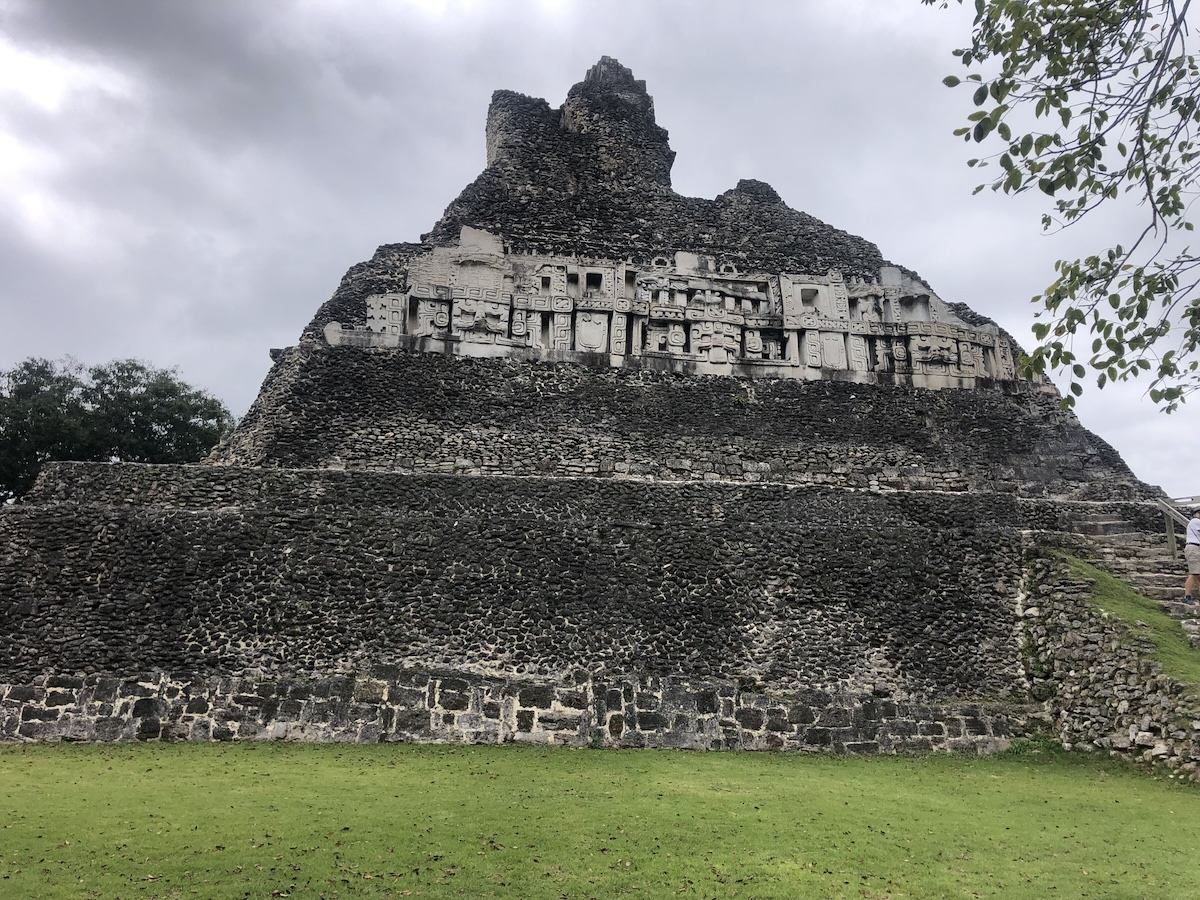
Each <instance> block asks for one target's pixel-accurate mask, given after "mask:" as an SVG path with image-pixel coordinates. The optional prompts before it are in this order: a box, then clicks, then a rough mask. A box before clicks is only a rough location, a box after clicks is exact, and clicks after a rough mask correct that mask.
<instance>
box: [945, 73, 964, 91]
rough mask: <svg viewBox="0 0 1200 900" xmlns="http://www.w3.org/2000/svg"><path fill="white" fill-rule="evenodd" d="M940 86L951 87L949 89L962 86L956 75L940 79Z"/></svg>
mask: <svg viewBox="0 0 1200 900" xmlns="http://www.w3.org/2000/svg"><path fill="white" fill-rule="evenodd" d="M942 84H944V85H945V86H946V87H951V88H952V87H958V86H959V85H960V84H962V79H961V78H959V77H958V76H957V75H947V76H946V77H945V78H943V79H942Z"/></svg>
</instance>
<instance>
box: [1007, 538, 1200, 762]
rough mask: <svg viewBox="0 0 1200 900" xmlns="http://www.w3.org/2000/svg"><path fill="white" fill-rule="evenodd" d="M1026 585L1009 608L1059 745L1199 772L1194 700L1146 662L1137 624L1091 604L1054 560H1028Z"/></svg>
mask: <svg viewBox="0 0 1200 900" xmlns="http://www.w3.org/2000/svg"><path fill="white" fill-rule="evenodd" d="M1029 584H1030V591H1029V594H1028V596H1026V597H1024V598H1023V600H1022V603H1021V604H1020V606H1019V607H1018V610H1017V612H1018V615H1020V616H1021V617H1022V621H1023V625H1022V629H1021V631H1022V637H1021V644H1022V647H1023V652H1024V653H1025V655H1026V658H1027V663H1026V672H1027V674H1028V678H1029V686H1030V693H1031V694H1032V696H1033V697H1034V698H1035V699H1036V700H1038V701H1041V702H1042V703H1043V706H1044V709H1045V715H1046V718H1047V720H1048V721H1049V722H1051V723H1053V729H1054V732H1055V735H1056V736H1057V737H1058V739H1059V740H1060V741H1061V742H1062V744H1063V746H1064V747H1066V748H1067V749H1068V750H1070V749H1077V750H1093V751H1094V750H1102V751H1104V750H1106V751H1109V752H1111V753H1113V754H1115V755H1119V756H1128V757H1130V758H1132V759H1137V760H1140V761H1143V762H1151V763H1158V764H1162V765H1165V766H1168V767H1169V768H1171V769H1175V770H1178V771H1180V772H1181V773H1182V774H1183V775H1185V776H1187V777H1189V778H1193V779H1194V778H1196V777H1197V776H1198V775H1200V699H1198V698H1197V696H1196V694H1195V693H1194V690H1195V689H1194V688H1189V687H1188V686H1186V685H1184V684H1181V683H1180V682H1178V681H1176V680H1175V679H1173V678H1170V677H1168V676H1166V675H1164V674H1163V673H1162V667H1161V666H1160V665H1159V664H1158V663H1156V662H1153V661H1152V660H1151V659H1150V654H1151V653H1152V652H1153V649H1154V647H1153V644H1152V643H1151V642H1150V641H1149V639H1148V638H1140V637H1139V636H1138V633H1137V625H1136V623H1128V622H1120V621H1118V620H1115V619H1113V618H1111V617H1109V616H1107V615H1106V614H1105V613H1103V612H1102V611H1100V610H1098V609H1096V608H1095V607H1094V606H1092V605H1091V604H1090V603H1089V598H1090V596H1091V588H1090V586H1089V585H1088V584H1087V583H1086V582H1079V581H1076V580H1073V579H1072V578H1071V577H1070V575H1069V573H1068V572H1067V571H1066V569H1065V566H1064V565H1063V564H1062V563H1061V562H1059V561H1057V560H1054V559H1035V560H1032V561H1031V565H1030V570H1029Z"/></svg>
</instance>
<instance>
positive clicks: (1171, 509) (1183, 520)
mask: <svg viewBox="0 0 1200 900" xmlns="http://www.w3.org/2000/svg"><path fill="white" fill-rule="evenodd" d="M1155 502H1156V503H1158V508H1159V509H1161V510H1162V514H1163V520H1164V524H1165V525H1166V528H1167V549H1168V550H1170V551H1171V556H1172V557H1174V558H1176V559H1177V558H1178V557H1179V538H1178V537H1177V536H1176V534H1175V525H1176V524H1179V525H1182V526H1183V527H1184V529H1185V530H1186V529H1187V526H1188V517H1187V516H1185V515H1184V514H1183V513H1182V512H1180V510H1183V509H1187V510H1192V509H1195V508H1196V507H1200V497H1172V498H1171V499H1170V500H1163V499H1161V498H1160V499H1159V500H1157V501H1155Z"/></svg>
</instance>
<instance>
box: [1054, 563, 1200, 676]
mask: <svg viewBox="0 0 1200 900" xmlns="http://www.w3.org/2000/svg"><path fill="white" fill-rule="evenodd" d="M1064 559H1065V560H1066V562H1067V565H1068V566H1069V567H1070V570H1071V574H1072V575H1074V576H1076V577H1078V578H1087V579H1091V580H1092V581H1093V582H1095V584H1094V585H1093V588H1092V591H1093V597H1092V600H1093V602H1094V603H1095V604H1096V606H1098V607H1099V608H1100V609H1102V610H1104V611H1105V612H1106V613H1109V614H1110V615H1113V616H1116V617H1117V618H1118V619H1120V620H1121V621H1122V622H1123V623H1124V624H1125V625H1126V626H1127V627H1128V628H1129V629H1130V630H1131V631H1133V632H1134V633H1136V634H1137V635H1139V636H1142V637H1146V638H1148V639H1149V640H1150V641H1151V642H1153V644H1154V658H1155V659H1156V660H1157V661H1158V662H1159V663H1161V664H1162V667H1163V672H1164V673H1165V674H1167V675H1170V676H1171V677H1172V678H1176V679H1178V680H1179V681H1182V682H1185V683H1187V684H1190V685H1194V686H1195V685H1200V652H1198V651H1196V650H1195V649H1193V648H1192V646H1191V645H1190V644H1189V643H1188V639H1187V635H1186V634H1184V631H1183V627H1182V626H1181V625H1180V624H1179V620H1178V619H1173V618H1171V616H1169V615H1167V614H1166V613H1165V612H1164V611H1163V608H1162V605H1161V604H1160V603H1158V601H1156V600H1151V599H1150V598H1148V597H1143V596H1142V595H1141V594H1139V593H1138V592H1137V591H1135V590H1134V589H1133V588H1132V587H1130V586H1129V585H1128V584H1126V583H1125V582H1124V581H1121V579H1119V578H1117V577H1115V576H1113V575H1110V574H1109V573H1108V572H1105V571H1103V570H1102V569H1097V568H1096V567H1095V566H1093V565H1091V564H1090V563H1086V562H1084V561H1083V560H1081V559H1077V558H1075V557H1073V556H1065V557H1064ZM1137 622H1141V623H1143V625H1142V626H1138V625H1137V624H1136V623H1137Z"/></svg>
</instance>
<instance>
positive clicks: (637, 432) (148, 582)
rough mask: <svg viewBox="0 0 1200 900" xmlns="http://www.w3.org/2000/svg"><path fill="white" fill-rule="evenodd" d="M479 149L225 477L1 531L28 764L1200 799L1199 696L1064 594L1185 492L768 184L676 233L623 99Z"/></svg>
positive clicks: (293, 363)
mask: <svg viewBox="0 0 1200 900" xmlns="http://www.w3.org/2000/svg"><path fill="white" fill-rule="evenodd" d="M486 140H487V148H488V165H487V168H486V169H485V170H484V172H483V173H482V174H481V175H480V176H479V177H478V178H477V179H476V180H475V181H474V182H473V183H472V184H470V185H468V187H467V188H466V189H465V190H464V191H463V192H462V194H461V195H460V196H459V197H458V198H457V199H456V200H455V201H454V202H453V203H451V204H450V206H449V207H448V208H447V210H446V213H445V215H444V216H443V217H442V219H441V220H440V221H439V222H438V223H437V224H436V225H435V226H434V228H433V230H432V231H431V232H430V233H429V234H427V235H424V236H423V237H422V241H421V242H420V243H406V244H389V245H385V246H383V247H380V248H379V250H378V251H377V252H376V254H375V256H374V257H373V258H372V259H371V260H369V261H368V262H365V263H362V264H360V265H357V266H355V267H353V268H352V269H351V270H350V271H349V272H348V273H347V274H346V277H345V278H344V279H343V281H342V283H341V285H340V286H339V288H338V290H337V292H336V293H335V294H334V296H333V297H332V298H331V299H330V301H329V302H328V303H326V304H324V305H323V306H322V307H321V309H320V310H318V312H317V314H316V316H315V317H314V318H313V320H312V322H311V323H310V324H309V325H308V326H307V327H306V328H305V329H304V331H303V333H302V335H301V339H300V341H299V344H298V346H296V347H292V348H288V349H286V350H281V351H277V352H273V356H274V357H275V365H274V366H273V368H272V370H271V373H270V374H269V375H268V377H267V379H266V381H265V382H264V384H263V387H262V390H261V392H260V394H259V397H258V399H257V400H256V401H255V403H254V405H253V406H252V407H251V409H250V411H249V412H248V413H247V415H246V416H245V417H244V418H243V419H242V421H241V423H240V424H239V425H238V428H237V430H236V431H235V433H234V434H233V435H232V436H231V437H230V438H229V439H228V440H226V441H225V442H224V443H223V444H222V445H221V446H220V447H218V448H217V449H216V450H215V451H214V453H213V454H212V457H211V459H210V460H209V463H208V464H207V465H204V466H103V465H93V464H56V465H52V466H49V467H48V468H47V469H46V470H45V472H44V473H43V475H42V477H41V479H40V480H39V483H38V485H37V487H36V489H35V491H34V492H33V493H32V495H31V496H30V497H29V498H28V500H27V502H26V503H24V504H21V505H19V506H15V507H12V508H6V509H0V634H3V635H4V636H5V640H4V641H0V740H56V739H74V740H132V739H139V740H146V739H163V740H175V739H186V740H228V739H263V738H270V739H288V740H356V741H376V740H390V741H441V740H455V741H489V742H490V741H495V742H503V741H540V742H546V743H556V744H567V745H572V746H581V745H593V746H613V747H689V748H696V749H728V748H743V749H787V750H835V751H840V752H852V751H881V752H895V751H906V750H935V749H936V750H942V749H974V750H981V751H982V750H990V749H995V748H997V747H1000V746H1003V745H1004V744H1005V743H1006V742H1007V741H1008V739H1009V737H1010V736H1011V735H1012V734H1014V733H1017V734H1019V733H1022V731H1023V730H1027V729H1029V728H1031V727H1035V726H1037V725H1039V724H1051V723H1058V726H1059V730H1060V734H1061V735H1062V736H1063V739H1064V740H1068V741H1070V742H1075V741H1081V740H1085V741H1092V742H1093V743H1096V744H1097V745H1100V746H1112V747H1121V746H1128V747H1133V746H1142V745H1143V744H1144V742H1145V741H1147V740H1152V741H1153V742H1154V743H1153V749H1154V751H1155V752H1156V753H1157V752H1159V751H1158V749H1157V748H1158V744H1159V743H1161V744H1162V745H1163V747H1164V748H1166V749H1164V750H1163V751H1162V752H1163V753H1164V754H1166V755H1167V756H1168V757H1169V758H1170V759H1173V760H1175V761H1176V762H1177V763H1178V764H1179V765H1187V766H1191V767H1192V768H1194V767H1195V766H1194V760H1196V759H1200V729H1192V730H1191V731H1188V730H1186V729H1183V730H1181V729H1179V728H1178V727H1176V725H1177V723H1176V722H1175V719H1177V718H1178V716H1179V715H1182V713H1180V710H1181V709H1183V707H1184V706H1186V702H1185V701H1186V698H1183V697H1179V696H1177V694H1178V692H1176V691H1174V690H1173V689H1172V688H1170V687H1169V686H1167V685H1165V684H1164V683H1162V682H1161V680H1160V679H1158V678H1157V676H1156V675H1155V673H1154V672H1153V671H1152V670H1151V669H1150V668H1148V667H1147V666H1146V665H1145V664H1144V661H1143V660H1142V658H1141V657H1140V656H1138V654H1136V653H1126V652H1124V651H1120V652H1116V651H1113V650H1112V647H1113V646H1114V642H1116V641H1117V638H1116V637H1114V636H1113V634H1112V633H1110V631H1107V630H1105V626H1104V625H1103V623H1102V622H1098V621H1096V620H1095V619H1094V618H1089V617H1088V616H1087V615H1085V614H1082V613H1081V614H1079V615H1076V614H1075V613H1074V612H1073V611H1072V610H1073V609H1074V608H1077V607H1078V605H1079V604H1081V603H1082V601H1081V600H1077V599H1076V598H1075V596H1074V595H1073V594H1071V593H1070V591H1074V590H1075V587H1074V586H1072V585H1071V584H1070V582H1069V579H1066V578H1065V576H1063V575H1062V573H1061V572H1056V571H1054V570H1053V567H1052V566H1048V564H1046V563H1043V562H1041V561H1039V556H1040V548H1041V547H1042V546H1043V545H1045V544H1048V543H1055V544H1061V543H1066V544H1071V539H1070V534H1071V533H1072V532H1074V531H1078V530H1079V528H1080V525H1079V522H1080V521H1086V520H1087V517H1088V515H1091V514H1092V513H1093V512H1095V511H1097V510H1098V511H1101V512H1103V513H1105V514H1109V513H1111V514H1114V515H1118V516H1119V517H1121V518H1122V519H1123V520H1126V521H1129V522H1133V523H1136V525H1135V526H1134V527H1139V528H1140V527H1142V526H1143V525H1144V526H1145V527H1148V528H1153V527H1156V526H1155V523H1157V521H1159V518H1158V517H1159V514H1158V513H1157V511H1156V510H1155V509H1154V508H1153V506H1152V505H1150V504H1148V503H1147V502H1146V498H1149V497H1151V496H1153V495H1154V494H1155V489H1153V488H1150V487H1149V486H1147V485H1144V484H1142V483H1141V482H1140V481H1138V480H1137V479H1136V478H1135V477H1134V476H1133V474H1132V473H1131V472H1130V471H1129V469H1128V467H1127V466H1125V464H1124V463H1123V462H1122V461H1121V459H1120V458H1119V456H1118V455H1117V454H1116V453H1115V452H1114V451H1113V450H1112V448H1111V447H1109V446H1108V445H1107V444H1105V443H1104V442H1103V441H1102V440H1100V439H1099V438H1097V437H1096V436H1095V435H1092V434H1090V433H1088V432H1087V431H1085V430H1084V429H1083V428H1081V427H1080V426H1079V423H1078V421H1077V420H1076V419H1075V418H1074V416H1073V415H1071V414H1070V413H1069V412H1066V411H1063V410H1062V409H1060V408H1059V406H1058V403H1057V395H1056V394H1055V393H1054V392H1053V390H1052V389H1051V388H1049V386H1048V385H1046V384H1031V383H1027V382H1024V381H1020V380H1018V379H1016V378H1015V377H1014V371H1013V353H1014V351H1015V349H1016V348H1015V346H1014V344H1013V342H1012V340H1011V338H1009V337H1008V336H1007V335H1005V334H1003V333H1002V332H1001V331H1000V330H999V329H998V328H996V326H995V325H994V324H992V323H990V322H989V321H988V320H987V319H986V318H984V317H983V316H980V315H979V314H977V313H975V312H973V311H972V310H970V309H969V308H967V307H966V306H964V305H962V304H947V303H945V302H943V301H942V300H940V299H939V298H938V297H937V296H936V295H935V294H934V292H933V291H932V290H930V288H929V287H928V285H927V284H926V283H925V282H924V281H923V280H922V279H921V278H920V277H919V276H918V275H917V274H916V273H914V272H912V271H910V270H907V269H905V268H903V267H902V266H899V265H895V264H893V263H890V262H888V261H887V260H885V259H884V258H883V257H882V256H881V254H880V253H879V250H878V249H877V248H876V247H875V246H874V245H873V244H871V243H869V242H868V241H865V240H863V239H862V238H859V237H855V236H854V235H850V234H846V233H845V232H842V231H839V230H837V229H835V228H832V227H830V226H828V225H825V224H824V223H822V222H818V221H817V220H815V219H813V218H812V217H811V216H808V215H806V214H804V213H802V212H798V211H796V210H792V209H790V208H789V207H788V206H787V205H786V204H784V203H783V202H782V200H781V199H780V198H779V197H778V195H777V194H776V193H775V192H774V191H773V190H772V189H771V188H770V187H768V186H767V185H765V184H762V183H760V182H750V181H743V182H741V183H739V184H738V185H737V186H736V187H735V188H734V189H733V190H731V191H728V192H726V193H724V194H722V195H721V196H719V197H717V198H716V199H714V200H704V199H698V198H688V197H682V196H680V195H678V194H676V193H674V192H673V191H672V189H671V183H670V169H671V163H672V161H673V159H674V152H673V151H672V150H671V149H670V147H669V146H668V144H667V139H666V132H665V131H663V129H661V128H659V127H658V125H657V124H656V123H655V121H654V113H653V103H652V102H651V100H650V97H649V95H648V94H647V93H646V89H645V85H644V84H643V83H642V82H640V81H637V80H636V79H634V78H633V76H632V74H631V73H630V72H629V71H628V70H627V69H625V68H624V67H622V66H620V65H619V64H618V63H616V62H615V61H613V60H609V59H604V60H601V62H600V63H599V64H598V65H597V66H596V67H594V68H593V69H592V70H591V71H590V72H589V73H588V76H587V77H586V78H585V79H584V81H583V82H581V83H580V84H577V85H575V86H574V87H573V88H572V89H571V91H570V92H569V94H568V96H567V99H566V102H565V103H564V104H563V105H562V107H561V108H559V109H552V108H551V107H550V106H549V104H547V103H546V101H544V100H538V99H534V98H530V97H524V96H522V95H519V94H514V93H512V92H508V91H499V92H497V93H496V94H495V96H494V97H493V99H492V105H491V109H490V111H489V114H488V122H487V135H486ZM930 388H936V389H937V390H930ZM1146 523H1149V524H1146ZM1064 585H1065V586H1064ZM1073 604H1074V606H1073ZM1075 621H1079V622H1087V623H1089V624H1088V625H1087V627H1088V629H1089V634H1090V635H1092V637H1089V643H1088V645H1087V646H1086V647H1081V646H1079V645H1078V642H1077V641H1076V640H1075V638H1074V636H1073V635H1072V633H1071V627H1072V626H1071V624H1070V623H1072V622H1075ZM1093 644H1094V645H1095V646H1094V647H1093V646H1092V645H1093ZM1081 654H1082V656H1081ZM1105 654H1107V655H1105ZM1093 657H1094V658H1096V659H1097V660H1101V657H1103V659H1102V660H1101V661H1100V663H1099V665H1100V668H1095V667H1087V668H1086V671H1087V672H1088V673H1089V674H1088V675H1087V677H1086V678H1081V677H1080V675H1079V673H1080V672H1082V671H1084V670H1085V667H1084V665H1083V664H1084V662H1086V661H1087V659H1090V658H1093ZM1097 672H1100V673H1114V674H1113V675H1112V678H1111V679H1108V678H1107V676H1105V675H1103V674H1095V673H1097ZM1110 680H1111V681H1113V682H1114V687H1113V690H1111V691H1109V690H1108V681H1110ZM1118 681H1119V682H1120V684H1119V685H1117V684H1115V682H1118ZM1139 698H1142V699H1141V700H1139ZM1143 700H1144V703H1143ZM1164 702H1166V704H1167V706H1163V703H1164ZM1139 704H1141V706H1139ZM1147 704H1150V705H1154V708H1153V709H1150V708H1148V707H1147V708H1145V709H1143V708H1142V707H1143V706H1146V705H1147ZM1171 704H1176V705H1174V706H1172V705H1171ZM1159 707H1162V708H1163V709H1166V708H1167V707H1170V716H1169V717H1168V716H1166V714H1164V713H1163V712H1162V710H1161V709H1159ZM1168 718H1170V719H1171V721H1167V719H1168ZM1197 718H1198V719H1200V716H1198V717H1197ZM1158 738H1162V740H1161V741H1159V740H1158ZM1105 741H1107V743H1104V742H1105Z"/></svg>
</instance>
